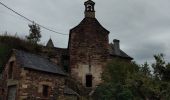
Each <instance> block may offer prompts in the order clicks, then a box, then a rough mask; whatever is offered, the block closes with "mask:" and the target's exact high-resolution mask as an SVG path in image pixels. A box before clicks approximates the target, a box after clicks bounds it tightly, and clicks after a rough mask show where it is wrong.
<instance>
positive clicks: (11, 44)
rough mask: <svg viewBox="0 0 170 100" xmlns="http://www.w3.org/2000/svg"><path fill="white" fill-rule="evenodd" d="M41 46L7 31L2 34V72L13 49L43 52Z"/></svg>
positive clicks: (0, 57)
mask: <svg viewBox="0 0 170 100" xmlns="http://www.w3.org/2000/svg"><path fill="white" fill-rule="evenodd" d="M41 47H42V46H41V45H38V44H34V43H31V42H29V41H26V40H24V39H21V38H19V37H16V36H10V35H7V33H6V34H5V35H2V36H0V73H1V72H2V70H3V67H2V66H3V65H4V64H5V63H6V60H7V59H8V56H9V54H10V52H11V50H12V49H19V50H24V51H29V52H33V53H39V52H41Z"/></svg>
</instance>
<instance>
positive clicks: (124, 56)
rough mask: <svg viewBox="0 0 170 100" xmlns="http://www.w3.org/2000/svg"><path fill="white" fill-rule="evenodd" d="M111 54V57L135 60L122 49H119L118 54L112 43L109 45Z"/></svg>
mask: <svg viewBox="0 0 170 100" xmlns="http://www.w3.org/2000/svg"><path fill="white" fill-rule="evenodd" d="M109 53H110V55H111V56H117V57H122V58H126V59H130V60H133V58H132V57H130V56H129V55H127V54H126V53H125V52H124V51H122V50H121V49H119V51H118V52H116V50H115V48H114V45H113V44H112V43H111V44H110V45H109Z"/></svg>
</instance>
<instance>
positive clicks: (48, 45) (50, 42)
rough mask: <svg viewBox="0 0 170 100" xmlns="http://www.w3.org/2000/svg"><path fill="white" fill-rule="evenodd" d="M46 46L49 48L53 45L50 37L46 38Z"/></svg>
mask: <svg viewBox="0 0 170 100" xmlns="http://www.w3.org/2000/svg"><path fill="white" fill-rule="evenodd" d="M46 47H50V48H53V47H54V44H53V41H52V40H51V38H50V39H49V40H48V42H47V45H46Z"/></svg>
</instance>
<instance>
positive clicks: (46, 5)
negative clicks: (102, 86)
mask: <svg viewBox="0 0 170 100" xmlns="http://www.w3.org/2000/svg"><path fill="white" fill-rule="evenodd" d="M0 1H1V2H3V3H5V4H6V5H8V6H9V7H10V8H12V9H14V10H16V11H17V12H19V13H21V14H23V15H24V16H26V17H28V18H30V19H32V20H34V21H35V22H37V23H39V24H41V25H44V26H46V27H48V28H50V29H53V30H55V31H58V32H62V33H65V34H69V30H70V29H71V28H73V27H74V26H76V25H77V24H79V22H80V21H81V20H82V19H83V18H84V1H85V0H0ZM94 1H95V2H96V6H95V10H96V18H97V19H98V20H99V22H100V23H101V24H102V25H103V26H104V27H105V28H106V29H108V30H109V31H110V35H109V40H110V42H112V40H113V39H119V40H120V47H121V49H122V50H123V51H125V52H126V53H127V54H128V55H130V56H132V57H133V58H134V60H135V61H136V62H138V63H143V62H145V61H148V62H152V60H153V55H154V54H158V53H164V54H165V58H166V60H167V61H169V62H170V46H169V45H170V42H169V41H170V0H94ZM28 24H31V23H29V22H27V21H26V20H24V19H23V18H21V17H19V16H17V15H15V14H14V13H12V12H11V11H9V10H8V9H6V8H4V7H3V6H2V5H0V33H4V32H5V31H8V32H9V33H11V34H15V33H17V34H18V35H19V36H20V37H25V35H28V33H29V27H28ZM41 33H42V39H41V43H42V44H46V42H47V41H48V39H49V38H50V37H51V38H52V40H53V41H54V44H55V46H56V47H62V48H64V47H67V44H68V35H59V34H56V33H52V32H49V31H47V30H44V29H41Z"/></svg>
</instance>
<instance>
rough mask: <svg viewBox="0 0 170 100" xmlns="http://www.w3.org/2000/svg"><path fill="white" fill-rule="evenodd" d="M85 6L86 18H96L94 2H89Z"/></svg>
mask: <svg viewBox="0 0 170 100" xmlns="http://www.w3.org/2000/svg"><path fill="white" fill-rule="evenodd" d="M84 5H85V12H84V13H85V17H90V18H95V10H94V5H95V2H93V1H92V0H88V1H86V2H85V3H84Z"/></svg>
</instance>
